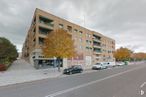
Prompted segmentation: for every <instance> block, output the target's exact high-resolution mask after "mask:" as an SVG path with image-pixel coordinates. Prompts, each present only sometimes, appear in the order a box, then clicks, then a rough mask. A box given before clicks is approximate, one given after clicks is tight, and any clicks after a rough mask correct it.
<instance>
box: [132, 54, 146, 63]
mask: <svg viewBox="0 0 146 97" xmlns="http://www.w3.org/2000/svg"><path fill="white" fill-rule="evenodd" d="M131 57H132V59H133V60H136V61H141V60H146V53H143V52H139V53H133V54H132V55H131Z"/></svg>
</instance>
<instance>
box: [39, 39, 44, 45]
mask: <svg viewBox="0 0 146 97" xmlns="http://www.w3.org/2000/svg"><path fill="white" fill-rule="evenodd" d="M39 44H40V45H44V38H41V37H39Z"/></svg>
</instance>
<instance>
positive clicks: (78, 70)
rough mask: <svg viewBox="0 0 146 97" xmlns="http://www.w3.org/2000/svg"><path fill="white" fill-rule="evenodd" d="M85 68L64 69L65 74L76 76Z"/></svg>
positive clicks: (72, 67)
mask: <svg viewBox="0 0 146 97" xmlns="http://www.w3.org/2000/svg"><path fill="white" fill-rule="evenodd" d="M82 72H83V68H82V66H81V65H73V66H71V67H70V68H67V69H64V71H63V74H70V75H71V74H75V73H82Z"/></svg>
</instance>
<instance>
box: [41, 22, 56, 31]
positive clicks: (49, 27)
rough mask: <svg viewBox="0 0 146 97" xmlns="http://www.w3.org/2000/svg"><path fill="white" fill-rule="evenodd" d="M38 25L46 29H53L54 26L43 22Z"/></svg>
mask: <svg viewBox="0 0 146 97" xmlns="http://www.w3.org/2000/svg"><path fill="white" fill-rule="evenodd" d="M39 26H40V27H43V28H46V29H49V30H53V29H54V26H48V25H46V24H43V23H40V24H39Z"/></svg>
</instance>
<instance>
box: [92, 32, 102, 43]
mask: <svg viewBox="0 0 146 97" xmlns="http://www.w3.org/2000/svg"><path fill="white" fill-rule="evenodd" d="M93 41H96V42H101V37H100V36H97V35H95V34H94V35H93Z"/></svg>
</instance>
